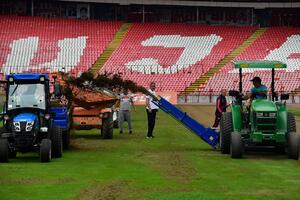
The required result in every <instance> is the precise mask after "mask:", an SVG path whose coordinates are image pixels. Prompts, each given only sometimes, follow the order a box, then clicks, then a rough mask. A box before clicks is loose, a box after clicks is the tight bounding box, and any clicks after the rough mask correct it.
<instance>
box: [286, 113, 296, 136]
mask: <svg viewBox="0 0 300 200" xmlns="http://www.w3.org/2000/svg"><path fill="white" fill-rule="evenodd" d="M287 129H288V130H287V131H288V133H289V132H296V120H295V115H293V114H292V113H287Z"/></svg>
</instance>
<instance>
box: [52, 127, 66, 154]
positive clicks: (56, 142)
mask: <svg viewBox="0 0 300 200" xmlns="http://www.w3.org/2000/svg"><path fill="white" fill-rule="evenodd" d="M51 142H52V154H53V157H54V158H60V157H61V156H62V153H63V141H62V129H61V128H60V127H58V126H53V128H52V137H51Z"/></svg>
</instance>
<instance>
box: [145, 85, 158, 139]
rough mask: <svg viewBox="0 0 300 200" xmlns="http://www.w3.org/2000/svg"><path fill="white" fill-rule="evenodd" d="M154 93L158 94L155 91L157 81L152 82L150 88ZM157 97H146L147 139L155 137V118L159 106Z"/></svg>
mask: <svg viewBox="0 0 300 200" xmlns="http://www.w3.org/2000/svg"><path fill="white" fill-rule="evenodd" d="M148 91H149V92H150V93H151V94H152V95H154V96H156V93H155V83H154V82H151V83H150V89H149V90H148ZM154 102H155V99H154V98H153V97H152V96H151V95H148V96H147V97H146V112H147V119H148V132H147V137H146V138H147V139H149V138H154V135H153V129H154V126H155V119H156V113H157V111H158V106H157V105H156V104H155V103H154Z"/></svg>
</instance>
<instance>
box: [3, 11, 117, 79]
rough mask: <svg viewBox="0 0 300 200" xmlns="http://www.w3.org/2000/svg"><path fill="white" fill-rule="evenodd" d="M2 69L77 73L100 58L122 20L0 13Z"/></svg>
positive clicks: (9, 71)
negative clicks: (86, 19)
mask: <svg viewBox="0 0 300 200" xmlns="http://www.w3.org/2000/svg"><path fill="white" fill-rule="evenodd" d="M0 18H1V20H0V49H1V51H0V65H1V66H2V68H1V72H2V73H4V74H7V73H17V72H24V71H31V72H46V73H47V72H53V71H58V70H62V71H66V72H69V73H72V74H75V75H76V74H78V73H80V72H83V71H86V70H87V69H89V68H90V67H91V65H92V64H93V63H94V62H95V61H96V60H97V58H98V57H99V55H100V54H101V53H102V52H103V51H104V49H105V48H106V46H107V45H108V43H109V42H110V41H111V40H112V38H113V36H114V35H115V33H116V32H117V30H118V29H119V28H120V26H121V22H101V21H93V20H89V21H80V20H73V19H71V20H70V19H55V18H53V19H47V18H41V17H16V16H1V17H0Z"/></svg>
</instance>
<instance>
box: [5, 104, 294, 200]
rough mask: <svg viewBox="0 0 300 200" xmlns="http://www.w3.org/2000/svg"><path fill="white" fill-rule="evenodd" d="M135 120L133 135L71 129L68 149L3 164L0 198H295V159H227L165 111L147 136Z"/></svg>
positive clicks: (254, 155) (138, 117)
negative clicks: (103, 135) (104, 136)
mask: <svg viewBox="0 0 300 200" xmlns="http://www.w3.org/2000/svg"><path fill="white" fill-rule="evenodd" d="M203 117H206V116H203ZM133 125H134V134H133V135H128V134H127V133H125V134H123V135H119V133H118V130H115V133H114V135H115V137H114V139H113V140H101V139H100V138H99V134H98V132H99V131H98V130H93V131H77V132H74V133H73V136H72V144H71V149H70V150H68V151H65V152H64V155H63V157H62V158H59V159H53V160H52V162H50V163H40V162H39V159H38V157H37V155H36V154H33V153H32V154H23V155H22V154H18V158H17V159H13V160H10V162H9V163H5V164H3V163H1V164H0V199H1V200H2V199H3V200H6V199H12V200H17V199H20V200H21V199H22V200H24V199H28V200H35V199H36V200H41V199H55V200H64V199H66V200H67V199H68V200H69V199H84V200H86V199H89V200H92V199H105V200H110V199H111V200H112V199H121V200H122V199H149V200H150V199H155V200H156V199H163V200H164V199H165V200H167V199H170V200H176V199H178V200H179V199H180V200H182V199H192V200H194V199H207V200H209V199H228V200H229V199H230V200H234V199H237V200H240V199H263V200H265V199H293V200H295V199H300V189H299V188H300V161H295V160H289V159H287V158H286V155H278V154H275V153H272V152H251V153H247V154H246V156H245V158H244V159H240V160H232V159H231V158H230V157H229V156H228V155H222V154H220V152H219V151H217V150H213V149H211V147H210V146H208V145H207V144H205V143H204V142H202V140H201V139H199V138H198V137H197V136H195V135H194V134H192V133H190V132H189V131H188V130H187V129H186V128H184V127H183V126H182V125H180V124H179V123H178V122H176V121H175V120H174V119H172V118H171V117H169V116H167V115H166V114H165V113H163V112H159V114H158V119H157V126H156V128H155V135H156V138H154V139H149V140H147V139H145V134H146V113H145V111H144V108H142V107H138V109H137V112H135V113H133Z"/></svg>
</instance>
